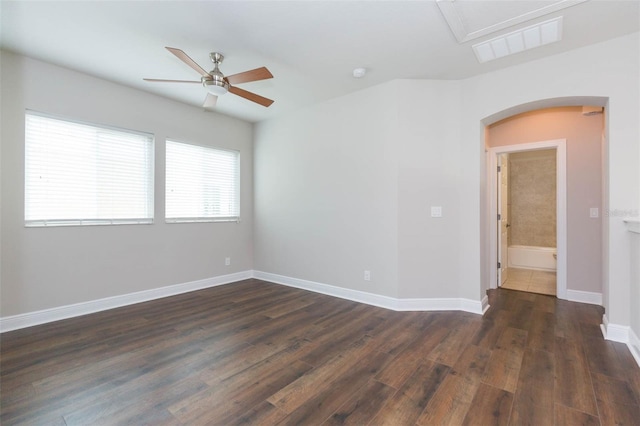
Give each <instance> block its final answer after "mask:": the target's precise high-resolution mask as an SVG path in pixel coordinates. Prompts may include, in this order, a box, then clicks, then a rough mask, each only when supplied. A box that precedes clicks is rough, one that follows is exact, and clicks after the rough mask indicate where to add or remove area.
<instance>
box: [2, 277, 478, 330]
mask: <svg viewBox="0 0 640 426" xmlns="http://www.w3.org/2000/svg"><path fill="white" fill-rule="evenodd" d="M249 278H257V279H261V280H264V281H270V282H273V283H277V284H282V285H286V286H289V287H295V288H301V289H304V290H309V291H313V292H315V293H322V294H326V295H329V296H333V297H339V298H341V299H347V300H352V301H355V302H359V303H365V304H367V305H373V306H378V307H380V308H385V309H391V310H394V311H464V312H471V313H474V314H479V315H482V314H484V313H485V312H486V311H487V309H488V308H489V304H488V298H487V296H485V297H484V298H483V299H482V300H481V301H477V300H472V299H464V298H429V299H396V298H393V297H388V296H382V295H379V294H374V293H367V292H364V291H359V290H352V289H348V288H343V287H336V286H332V285H329V284H322V283H318V282H314V281H308V280H302V279H299V278H292V277H287V276H283V275H277V274H272V273H268V272H262V271H250V270H249V271H242V272H237V273H234V274H228V275H220V276H217V277H211V278H205V279H202V280H197V281H191V282H187V283H182V284H175V285H170V286H166V287H160V288H154V289H150V290H144V291H139V292H135V293H128V294H123V295H118V296H112V297H106V298H104V299H98V300H91V301H88V302H81V303H76V304H73V305H65V306H59V307H56V308H51V309H44V310H41V311H35V312H28V313H25V314H19V315H13V316H9V317H4V318H0V333H4V332H7V331H12V330H18V329H21V328H26V327H32V326H34V325H39V324H45V323H49V322H54V321H59V320H63V319H67V318H74V317H78V316H82V315H88V314H92V313H96V312H100V311H105V310H108V309H114V308H119V307H122V306H127V305H133V304H136V303H141V302H147V301H150V300H156V299H161V298H163V297H168V296H174V295H177V294H182V293H188V292H190V291H195V290H201V289H204V288H209V287H215V286H219V285H223V284H229V283H233V282H236V281H241V280H246V279H249Z"/></svg>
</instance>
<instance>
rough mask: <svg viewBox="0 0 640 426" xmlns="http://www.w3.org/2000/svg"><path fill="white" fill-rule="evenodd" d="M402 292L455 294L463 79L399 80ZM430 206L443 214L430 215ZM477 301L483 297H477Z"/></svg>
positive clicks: (396, 143)
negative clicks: (438, 215) (440, 215)
mask: <svg viewBox="0 0 640 426" xmlns="http://www.w3.org/2000/svg"><path fill="white" fill-rule="evenodd" d="M396 90H397V93H398V96H399V99H398V100H399V104H398V108H397V114H398V117H399V120H398V125H397V127H396V128H395V129H394V133H393V136H392V138H391V139H390V140H389V141H388V142H387V143H388V144H389V145H390V146H392V147H394V148H395V149H396V150H397V152H398V156H399V163H398V269H399V281H398V295H399V297H400V298H457V297H460V294H459V288H458V284H459V282H460V271H461V270H462V269H464V268H465V267H466V265H465V263H464V259H460V258H459V257H458V250H459V245H460V240H459V235H458V232H459V223H460V202H459V201H460V200H459V196H460V195H459V187H460V179H461V176H462V170H461V168H460V126H459V111H460V105H461V93H460V83H459V82H457V81H430V80H427V81H424V80H423V81H420V80H402V81H399V82H398V83H397V88H396ZM431 206H440V207H442V217H440V218H433V217H431ZM476 300H479V299H476Z"/></svg>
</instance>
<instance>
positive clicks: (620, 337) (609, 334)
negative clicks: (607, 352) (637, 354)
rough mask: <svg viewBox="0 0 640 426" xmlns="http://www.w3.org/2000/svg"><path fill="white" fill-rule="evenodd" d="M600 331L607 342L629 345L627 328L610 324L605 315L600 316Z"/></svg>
mask: <svg viewBox="0 0 640 426" xmlns="http://www.w3.org/2000/svg"><path fill="white" fill-rule="evenodd" d="M600 330H602V335H603V336H604V338H605V339H607V340H611V341H614V342H620V343H627V344H628V343H629V330H630V328H629V326H626V325H619V324H612V323H610V322H609V319H608V318H607V315H606V314H605V315H602V324H600Z"/></svg>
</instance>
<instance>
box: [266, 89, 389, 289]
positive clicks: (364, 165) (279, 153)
mask: <svg viewBox="0 0 640 426" xmlns="http://www.w3.org/2000/svg"><path fill="white" fill-rule="evenodd" d="M396 99H397V83H389V84H384V85H381V86H377V87H375V88H372V89H369V90H363V91H360V92H357V93H354V94H351V95H348V96H345V97H342V98H339V99H335V100H332V101H328V102H324V103H322V104H319V105H315V106H311V107H308V108H305V109H302V110H300V111H298V112H296V113H293V114H289V115H287V116H286V117H283V118H279V119H274V120H269V121H267V122H263V123H260V124H258V125H257V126H256V130H255V142H254V146H255V153H254V161H255V171H254V173H255V185H254V186H255V228H256V229H255V241H254V252H255V259H254V261H255V263H254V267H255V269H256V270H258V271H262V272H269V273H274V274H279V275H284V276H287V277H292V278H299V279H305V280H310V281H314V282H319V283H324V284H330V285H334V286H340V287H345V288H349V289H354V290H360V291H366V292H370V293H376V294H380V295H385V296H389V297H397V293H398V284H397V281H398V265H397V263H398V261H397V240H398V236H397V235H398V229H397V217H398V169H397V164H398V153H397V149H396V145H395V143H394V142H393V141H395V140H397V139H396V138H395V131H396V129H397V122H398V114H397V109H396V108H397V107H396V105H397V100H396ZM364 270H369V271H371V281H367V282H365V281H364V280H363V274H364Z"/></svg>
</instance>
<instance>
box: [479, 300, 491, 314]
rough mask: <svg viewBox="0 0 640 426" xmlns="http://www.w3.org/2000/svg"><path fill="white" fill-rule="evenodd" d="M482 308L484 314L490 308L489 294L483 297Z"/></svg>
mask: <svg viewBox="0 0 640 426" xmlns="http://www.w3.org/2000/svg"><path fill="white" fill-rule="evenodd" d="M481 305H482V306H481V308H482V314H483V315H484V313H485V312H487V310H488V309H489V308H490V306H489V296H484V297H483V298H482V301H481Z"/></svg>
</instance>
